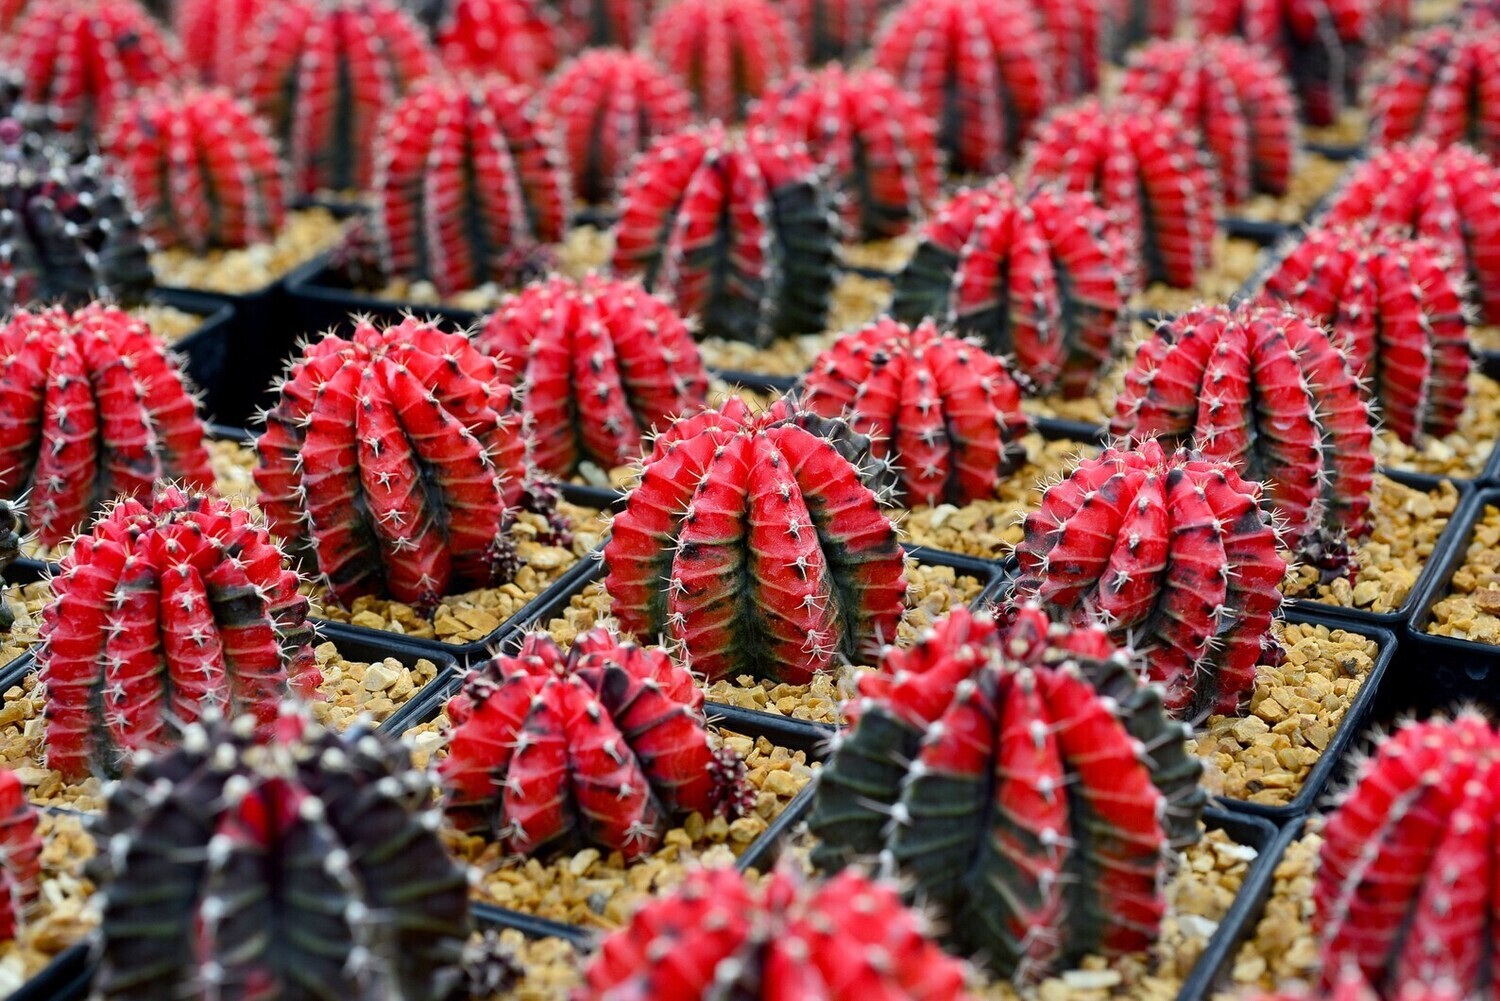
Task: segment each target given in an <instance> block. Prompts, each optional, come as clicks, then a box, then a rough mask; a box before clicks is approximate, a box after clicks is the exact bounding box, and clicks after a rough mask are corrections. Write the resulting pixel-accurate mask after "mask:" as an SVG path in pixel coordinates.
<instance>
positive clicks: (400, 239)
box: [373, 77, 569, 296]
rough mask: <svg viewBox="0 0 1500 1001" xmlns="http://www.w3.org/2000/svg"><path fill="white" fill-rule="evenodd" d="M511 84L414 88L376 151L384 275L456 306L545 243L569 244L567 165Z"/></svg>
mask: <svg viewBox="0 0 1500 1001" xmlns="http://www.w3.org/2000/svg"><path fill="white" fill-rule="evenodd" d="M531 97H532V94H531V92H530V91H528V90H526V89H525V88H522V87H520V86H517V85H513V84H509V83H506V82H505V81H504V80H502V79H499V78H495V77H491V78H489V79H484V80H472V81H468V82H452V81H446V80H437V79H432V80H427V81H423V82H421V83H419V84H417V85H416V86H415V87H413V88H412V90H411V92H410V93H408V94H407V96H406V97H405V98H404V99H402V101H401V102H400V103H399V104H397V105H396V107H395V108H394V110H393V111H392V112H391V114H390V115H388V116H387V117H386V119H385V123H384V125H383V126H382V127H381V132H380V136H379V138H378V139H377V140H376V145H375V185H374V191H373V195H374V198H375V217H374V222H375V227H374V229H375V242H376V245H377V249H378V253H379V256H380V259H381V263H382V266H383V268H384V270H385V271H386V273H387V274H390V275H395V276H401V277H405V278H408V279H412V280H425V281H430V282H432V284H433V285H434V286H435V287H436V288H437V290H438V293H439V294H440V295H445V296H448V295H453V294H455V293H457V292H462V291H465V290H467V289H472V288H477V287H478V286H480V285H484V284H485V283H487V282H491V281H495V282H500V283H502V284H509V283H510V281H511V280H512V278H513V277H514V275H515V271H516V267H515V265H516V263H517V262H518V261H521V260H524V259H525V258H526V257H527V256H528V255H531V254H533V253H534V252H535V251H536V249H537V247H538V245H539V244H548V243H555V242H556V241H558V240H560V239H562V234H563V229H564V225H565V223H566V217H567V205H568V200H569V195H568V184H567V177H566V174H565V172H564V169H563V166H562V156H561V153H560V152H559V150H558V148H557V145H556V139H555V137H554V136H553V134H552V132H551V130H549V129H548V128H546V127H545V126H544V125H543V123H542V122H541V121H540V120H539V119H538V116H537V115H536V114H535V113H534V111H533V110H532V108H531Z"/></svg>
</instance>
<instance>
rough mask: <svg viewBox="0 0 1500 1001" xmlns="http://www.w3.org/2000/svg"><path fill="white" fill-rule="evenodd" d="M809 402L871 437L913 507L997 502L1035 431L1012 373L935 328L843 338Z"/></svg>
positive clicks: (822, 358) (812, 382) (817, 367)
mask: <svg viewBox="0 0 1500 1001" xmlns="http://www.w3.org/2000/svg"><path fill="white" fill-rule="evenodd" d="M801 399H802V404H803V405H804V406H805V407H806V408H807V409H808V410H810V411H812V412H813V413H817V414H822V415H823V416H825V417H844V418H846V419H847V420H848V421H849V423H850V425H851V426H852V427H853V428H854V430H855V432H857V433H858V434H863V435H869V436H870V441H871V452H872V453H873V455H874V456H875V458H876V459H877V460H879V461H882V462H888V463H890V464H891V465H892V467H893V474H894V475H893V476H892V477H891V479H892V480H893V481H894V483H895V485H896V487H897V489H898V491H899V493H900V494H901V496H902V497H903V498H904V499H905V502H906V503H907V504H909V505H917V504H968V503H971V502H972V501H976V500H983V499H986V498H993V497H994V496H995V489H996V487H998V486H999V485H1000V484H1001V483H1002V482H1004V480H1005V479H1006V477H1007V476H1009V475H1010V473H1012V472H1014V471H1015V469H1016V467H1018V466H1019V465H1020V464H1021V463H1022V462H1024V461H1025V459H1026V446H1025V445H1024V444H1023V443H1022V442H1021V436H1022V435H1024V434H1026V433H1027V431H1029V430H1030V428H1031V422H1030V421H1029V420H1028V419H1027V417H1026V415H1025V414H1024V413H1023V412H1022V411H1021V388H1020V387H1019V386H1018V385H1016V381H1015V379H1014V378H1012V376H1011V374H1010V370H1009V369H1007V368H1006V366H1005V363H1004V362H1002V361H1001V360H1000V359H998V358H996V357H995V356H993V355H991V354H988V353H986V352H985V351H984V350H983V349H982V348H980V347H978V346H977V345H974V344H970V343H967V342H965V341H963V340H960V339H959V338H957V337H952V336H948V335H945V334H941V333H939V332H938V329H937V327H935V326H934V325H933V324H932V323H931V322H930V321H929V322H926V323H923V324H922V325H921V326H919V327H917V328H916V329H915V330H913V329H911V328H910V327H907V326H905V325H904V324H901V323H898V322H896V321H895V320H892V319H888V318H882V319H879V320H876V321H875V322H874V323H872V324H871V325H869V326H868V327H865V328H864V329H863V330H860V331H856V332H854V333H851V334H846V335H844V336H843V337H841V338H839V339H838V341H836V342H835V343H834V345H833V346H832V347H830V348H829V349H828V350H826V351H824V352H823V353H822V354H820V355H819V356H818V357H817V359H816V360H815V361H814V362H813V363H812V366H811V368H810V369H809V370H808V373H807V375H806V376H804V377H803V380H802V392H801Z"/></svg>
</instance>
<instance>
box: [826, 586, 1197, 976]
mask: <svg viewBox="0 0 1500 1001" xmlns="http://www.w3.org/2000/svg"><path fill="white" fill-rule="evenodd" d="M859 692H860V697H859V698H858V699H857V700H856V701H854V702H852V703H851V704H850V705H849V706H848V707H847V709H848V710H850V712H851V715H852V717H853V720H852V724H851V729H850V730H848V731H846V732H845V733H844V734H842V735H840V737H839V738H838V739H837V740H836V741H835V747H834V754H833V758H832V759H831V760H830V761H829V762H828V763H827V764H825V765H824V767H823V772H822V776H821V778H820V780H819V783H818V790H817V793H816V797H815V799H814V802H813V808H812V813H811V814H810V815H809V818H808V824H809V826H810V827H811V829H812V831H813V833H814V834H816V835H817V836H818V838H819V839H820V841H819V843H818V845H817V846H816V847H815V848H814V852H813V861H814V863H815V864H817V865H819V866H823V867H827V866H842V865H847V864H848V863H849V862H851V861H855V860H857V859H859V858H862V857H874V856H876V855H877V854H878V855H879V856H880V857H881V858H883V859H888V860H890V861H892V862H894V863H895V865H896V866H897V870H898V872H899V874H900V875H901V876H902V877H903V878H905V879H907V880H909V882H910V884H911V886H912V895H913V896H915V897H917V898H918V899H920V900H922V901H924V902H926V903H927V904H929V905H932V906H935V907H936V908H937V909H938V911H939V914H940V916H941V918H942V920H943V922H944V924H945V925H946V928H947V931H946V932H945V936H944V937H945V940H946V941H947V943H948V944H949V945H950V946H951V947H953V948H955V949H957V950H959V951H961V952H964V953H977V954H979V955H981V956H983V958H984V961H985V962H986V963H987V964H988V965H989V966H990V967H991V968H992V969H993V970H995V971H996V972H998V973H1000V974H1002V975H1006V976H1010V977H1013V978H1014V979H1015V980H1017V981H1018V982H1022V983H1025V982H1028V981H1033V980H1036V979H1039V978H1040V977H1042V976H1045V975H1047V974H1049V973H1055V972H1057V971H1058V970H1060V969H1066V968H1067V967H1068V966H1069V965H1070V964H1073V963H1075V962H1076V961H1077V960H1079V959H1081V958H1082V957H1083V956H1085V955H1106V956H1109V955H1117V954H1120V953H1124V952H1132V951H1136V950H1139V949H1144V948H1146V947H1147V946H1148V945H1149V944H1150V943H1151V941H1152V940H1153V939H1154V938H1155V937H1156V933H1157V930H1158V927H1159V925H1160V923H1161V920H1162V917H1163V916H1164V914H1165V912H1166V899H1165V896H1164V895H1163V893H1162V892H1161V887H1162V884H1163V880H1164V877H1165V875H1166V873H1167V871H1168V866H1169V861H1168V855H1169V849H1172V848H1180V847H1182V846H1185V845H1188V844H1191V843H1192V842H1194V841H1196V840H1197V839H1198V837H1199V824H1198V818H1199V815H1200V814H1201V812H1202V810H1203V805H1204V800H1205V798H1206V797H1205V794H1204V792H1203V790H1202V789H1201V788H1200V786H1199V784H1198V779H1199V776H1200V775H1201V773H1202V765H1201V764H1199V762H1198V761H1197V759H1196V758H1193V757H1190V756H1189V754H1188V751H1187V742H1186V739H1185V738H1186V737H1187V736H1188V733H1189V731H1188V729H1187V728H1186V727H1185V726H1183V725H1181V724H1177V723H1174V722H1172V721H1171V720H1170V719H1168V718H1167V717H1166V715H1165V714H1164V713H1163V712H1162V704H1161V692H1160V691H1159V690H1158V689H1155V688H1148V687H1145V686H1142V685H1141V684H1140V682H1139V681H1138V680H1137V677H1136V675H1135V673H1134V672H1133V671H1132V670H1131V667H1130V664H1129V662H1128V661H1127V660H1126V659H1125V658H1124V657H1123V656H1122V655H1119V654H1118V653H1117V652H1116V651H1115V649H1114V646H1113V644H1112V643H1111V642H1110V640H1109V638H1108V637H1107V636H1106V634H1105V632H1104V630H1103V629H1102V628H1101V627H1098V626H1094V625H1086V626H1081V627H1079V628H1076V629H1074V628H1067V627H1061V626H1055V625H1053V624H1052V623H1050V622H1049V621H1048V619H1047V616H1046V614H1045V613H1043V612H1042V611H1041V610H1040V609H1039V608H1037V607H1036V606H1034V605H1031V606H1023V607H1020V608H1017V609H1015V610H1014V611H1013V612H1012V613H1011V619H1010V621H1008V622H1005V623H997V622H995V621H994V620H992V619H990V618H989V617H988V616H975V615H972V614H971V613H970V612H969V611H968V610H967V609H957V610H955V611H953V612H951V613H950V614H949V615H948V616H946V617H945V618H943V619H941V620H939V621H938V622H937V623H936V624H935V625H934V627H933V628H932V630H931V631H929V632H928V633H926V634H925V635H924V636H923V637H922V639H921V640H919V641H918V643H917V644H916V645H915V646H914V647H912V648H911V649H910V650H905V651H903V650H894V649H893V650H891V651H888V652H887V654H886V656H885V658H884V660H883V662H882V664H881V667H880V670H879V671H878V672H869V673H866V674H863V675H861V676H860V678H859ZM1060 790H1066V793H1065V794H1062V793H1060V792H1059V791H1060ZM1087 832H1100V833H1102V834H1104V835H1105V836H1102V837H1092V836H1088V833H1087Z"/></svg>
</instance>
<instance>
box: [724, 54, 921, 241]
mask: <svg viewBox="0 0 1500 1001" xmlns="http://www.w3.org/2000/svg"><path fill="white" fill-rule="evenodd" d="M750 127H751V128H757V127H763V128H765V129H766V130H767V131H768V132H770V133H773V134H775V135H777V136H779V137H781V138H782V139H784V140H786V141H787V142H790V143H802V144H805V145H806V146H807V149H808V151H809V152H810V153H811V154H812V155H813V158H814V159H816V160H817V161H818V162H819V163H821V164H823V165H824V166H825V167H826V168H828V169H829V170H830V171H831V172H832V174H833V177H834V178H836V180H837V184H838V189H839V197H840V199H841V209H842V214H843V218H844V228H845V230H846V231H847V232H848V233H849V234H850V236H851V237H853V238H855V239H858V240H884V239H889V238H891V237H895V236H900V235H901V234H902V233H904V232H906V230H907V229H908V228H910V227H911V225H912V224H913V223H914V222H916V221H917V220H918V219H920V218H921V217H922V216H923V215H924V214H925V213H926V211H927V208H928V207H929V206H930V205H932V204H933V203H934V202H936V201H937V199H938V196H939V195H940V193H941V191H942V183H943V170H942V163H941V159H940V156H939V154H938V148H937V127H936V125H935V124H934V123H933V121H932V119H931V118H929V117H928V116H927V113H926V112H924V111H923V110H922V109H921V108H920V107H918V105H917V103H916V102H915V101H914V100H913V99H912V98H911V97H910V96H909V95H908V94H907V93H906V92H905V91H904V90H903V89H902V88H901V87H900V85H898V84H897V83H896V81H895V80H894V79H892V78H891V77H890V76H889V75H888V74H887V73H885V72H883V71H881V70H874V69H870V70H858V71H854V72H848V71H846V70H845V69H844V68H843V67H842V66H840V65H839V64H837V63H835V64H832V65H829V66H827V67H825V68H824V69H822V70H821V71H819V72H817V73H806V72H802V73H798V74H797V75H796V76H794V77H792V78H791V79H790V80H788V81H787V82H786V83H785V84H783V85H782V86H781V87H780V88H779V89H777V90H775V91H774V92H772V93H770V94H768V95H767V96H766V97H765V98H764V99H762V100H761V101H759V102H758V103H757V104H756V105H755V107H754V108H753V109H752V110H751V112H750Z"/></svg>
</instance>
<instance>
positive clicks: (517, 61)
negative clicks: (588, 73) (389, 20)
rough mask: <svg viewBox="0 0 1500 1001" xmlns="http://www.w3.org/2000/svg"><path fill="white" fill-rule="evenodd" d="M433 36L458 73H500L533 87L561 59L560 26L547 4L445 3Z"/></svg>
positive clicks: (537, 0) (499, 0)
mask: <svg viewBox="0 0 1500 1001" xmlns="http://www.w3.org/2000/svg"><path fill="white" fill-rule="evenodd" d="M436 6H437V8H438V9H437V10H436V11H434V16H433V34H434V36H435V37H436V39H437V45H438V50H439V51H440V52H441V53H442V60H443V65H444V66H446V67H447V68H448V69H449V71H451V72H456V73H475V74H481V75H482V74H486V73H498V74H500V75H502V76H504V77H506V78H507V79H509V80H511V81H513V82H514V83H519V84H525V85H526V86H528V87H534V86H537V85H538V84H540V83H541V82H542V81H543V80H545V79H546V78H547V74H549V73H551V72H552V70H553V68H554V67H556V66H557V63H558V61H559V59H560V58H561V55H560V53H561V46H560V45H559V39H558V25H557V22H556V18H555V17H554V16H553V13H552V11H550V10H549V9H547V8H546V7H545V6H543V4H542V0H440V2H439V3H438V4H437V5H436Z"/></svg>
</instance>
